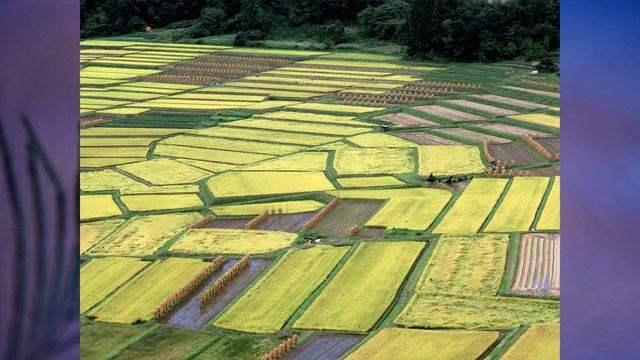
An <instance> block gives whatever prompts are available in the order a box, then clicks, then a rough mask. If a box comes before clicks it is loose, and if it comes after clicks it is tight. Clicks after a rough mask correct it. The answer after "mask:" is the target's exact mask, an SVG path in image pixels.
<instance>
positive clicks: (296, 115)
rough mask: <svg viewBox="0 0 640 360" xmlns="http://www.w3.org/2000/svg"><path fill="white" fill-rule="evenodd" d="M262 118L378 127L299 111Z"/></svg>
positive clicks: (349, 117)
mask: <svg viewBox="0 0 640 360" xmlns="http://www.w3.org/2000/svg"><path fill="white" fill-rule="evenodd" d="M258 116H259V117H261V118H267V119H276V120H300V121H306V122H320V123H329V124H339V125H353V126H363V127H375V126H376V125H373V124H367V123H365V122H362V121H357V120H355V118H354V117H353V116H340V115H327V114H316V113H306V112H297V111H274V112H270V113H266V114H260V115H258Z"/></svg>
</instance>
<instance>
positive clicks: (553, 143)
mask: <svg viewBox="0 0 640 360" xmlns="http://www.w3.org/2000/svg"><path fill="white" fill-rule="evenodd" d="M534 140H535V141H536V142H538V143H540V145H542V147H544V148H545V149H547V151H548V152H550V153H551V154H552V155H555V154H559V153H560V138H559V137H543V138H535V139H534Z"/></svg>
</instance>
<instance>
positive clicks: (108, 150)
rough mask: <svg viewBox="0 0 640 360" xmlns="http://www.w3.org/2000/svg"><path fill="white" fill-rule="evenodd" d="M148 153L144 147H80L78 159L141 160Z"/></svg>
mask: <svg viewBox="0 0 640 360" xmlns="http://www.w3.org/2000/svg"><path fill="white" fill-rule="evenodd" d="M148 151H149V149H148V148H147V147H144V146H121V147H97V146H96V147H81V148H80V157H93V158H96V157H105V158H125V157H129V158H143V157H146V156H147V152H148Z"/></svg>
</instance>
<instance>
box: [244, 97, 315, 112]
mask: <svg viewBox="0 0 640 360" xmlns="http://www.w3.org/2000/svg"><path fill="white" fill-rule="evenodd" d="M271 95H273V94H271ZM318 95H320V94H318ZM281 96H282V95H281ZM312 96H317V95H315V94H314V95H311V96H303V97H302V98H306V97H312ZM291 97H295V96H291ZM295 104H299V102H298V101H285V100H266V101H261V102H258V103H255V104H253V105H249V106H245V107H244V108H245V109H251V110H266V109H273V108H279V107H283V106H290V105H295Z"/></svg>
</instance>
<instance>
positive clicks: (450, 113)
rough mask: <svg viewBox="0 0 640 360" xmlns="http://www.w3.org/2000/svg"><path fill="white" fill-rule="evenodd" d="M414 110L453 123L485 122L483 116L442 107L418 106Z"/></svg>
mask: <svg viewBox="0 0 640 360" xmlns="http://www.w3.org/2000/svg"><path fill="white" fill-rule="evenodd" d="M414 109H416V110H418V111H422V112H425V113H427V114H431V115H434V116H438V117H441V118H445V119H448V120H453V121H468V120H484V118H483V117H482V116H479V115H475V114H469V113H466V112H463V111H459V110H453V109H449V108H446V107H444V106H440V105H424V106H416V107H414Z"/></svg>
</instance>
